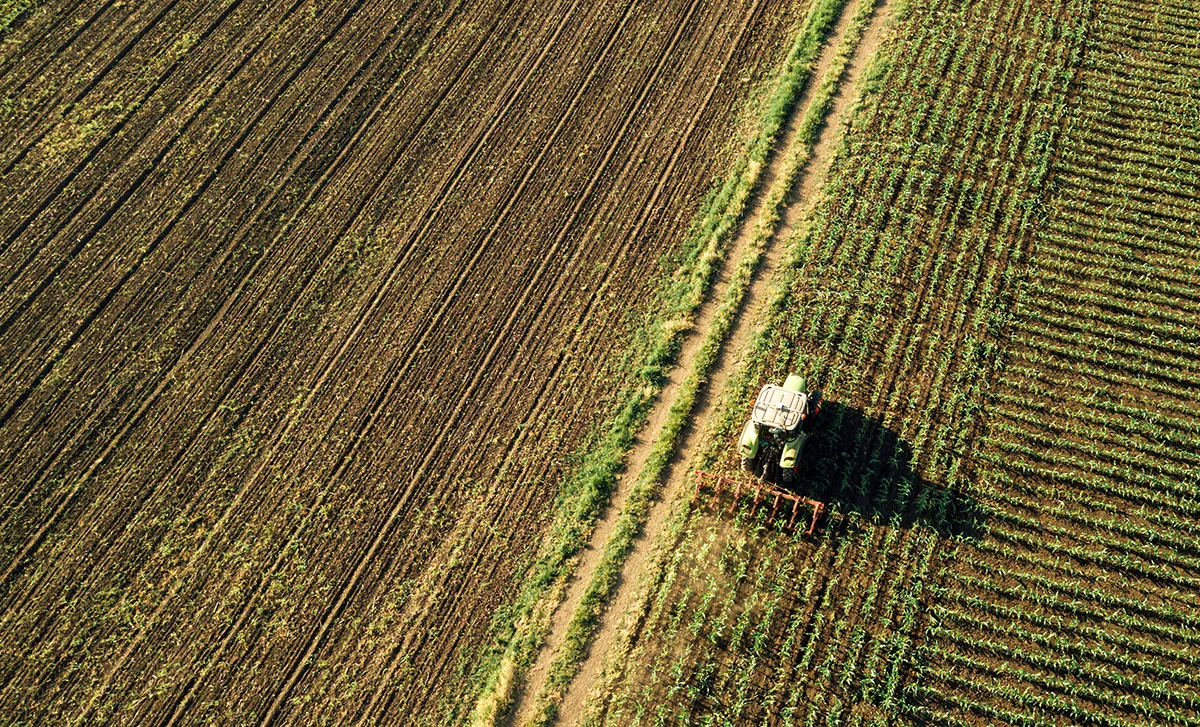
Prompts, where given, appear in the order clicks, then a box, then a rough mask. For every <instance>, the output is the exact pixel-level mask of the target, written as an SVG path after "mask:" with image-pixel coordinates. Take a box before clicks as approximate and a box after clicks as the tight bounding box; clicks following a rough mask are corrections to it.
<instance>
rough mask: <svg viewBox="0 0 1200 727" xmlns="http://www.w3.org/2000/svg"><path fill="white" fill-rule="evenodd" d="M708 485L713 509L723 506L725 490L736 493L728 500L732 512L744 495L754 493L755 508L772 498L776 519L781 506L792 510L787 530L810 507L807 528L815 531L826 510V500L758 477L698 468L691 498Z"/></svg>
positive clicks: (773, 517) (808, 532) (697, 497)
mask: <svg viewBox="0 0 1200 727" xmlns="http://www.w3.org/2000/svg"><path fill="white" fill-rule="evenodd" d="M706 489H711V490H712V500H711V503H710V507H711V508H712V509H713V510H719V509H720V500H721V495H722V494H723V493H726V492H728V493H731V494H732V495H733V497H732V498H731V502H730V504H729V512H733V509H734V508H735V507H736V506H737V502H738V499H739V498H741V497H742V496H743V495H745V496H750V495H751V494H753V496H754V504H753V505H752V508H755V509H756V508H758V506H759V505H761V504H763V503H764V502H765V501H767V500H770V501H771V515H770V519H772V520H774V519H775V516H776V515H778V514H780V508H782V511H783V513H785V514H789V517H788V523H787V528H788V530H795V529H796V519H797V518H798V517H799V515H800V512H801V508H802V507H811V508H812V519H811V520H810V521H809V523H808V529H807V530H805V531H804V534H805V535H812V533H813V530H814V529H816V527H817V521H818V520H820V519H821V515H822V514H824V512H825V503H823V502H817V501H816V500H810V499H808V498H806V497H800V496H799V495H797V494H795V493H793V492H787V491H786V490H781V489H779V488H778V487H775V486H773V485H770V484H767V483H765V482H761V481H759V480H750V481H747V480H746V479H745V478H742V477H726V476H724V475H716V474H713V473H711V472H705V471H703V470H696V491H695V493H693V494H692V502H696V501H697V500H699V499H700V498H701V496H702V495H703V493H704V490H706ZM789 504H790V505H789ZM789 510H790V511H791V512H790V513H788V511H789Z"/></svg>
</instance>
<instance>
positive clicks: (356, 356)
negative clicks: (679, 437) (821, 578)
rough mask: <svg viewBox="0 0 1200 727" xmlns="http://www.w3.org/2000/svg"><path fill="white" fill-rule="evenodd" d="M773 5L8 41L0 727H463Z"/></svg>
mask: <svg viewBox="0 0 1200 727" xmlns="http://www.w3.org/2000/svg"><path fill="white" fill-rule="evenodd" d="M798 12H799V11H798V10H797V9H795V8H792V7H789V5H788V4H786V3H782V2H777V1H775V0H745V1H739V2H731V3H719V4H717V3H700V2H698V1H696V0H685V1H682V2H674V1H672V2H667V3H654V4H645V3H629V2H623V3H602V2H589V1H585V0H563V1H561V2H548V3H524V4H522V3H516V2H511V1H492V0H488V1H486V2H480V3H465V2H456V1H451V2H440V3H433V2H411V3H402V4H399V5H397V4H394V3H383V2H374V1H373V0H358V1H356V2H351V3H344V4H330V5H326V4H322V3H318V2H316V1H315V0H303V1H300V2H286V3H265V2H254V1H253V0H226V1H224V2H209V3H200V2H189V1H188V0H178V1H177V0H156V1H153V2H146V3H123V2H98V1H85V2H76V3H70V2H68V3H62V4H60V5H57V6H52V5H49V4H47V5H40V4H35V5H33V6H32V7H26V8H24V10H23V11H22V12H19V13H18V14H16V15H15V19H11V24H10V25H9V26H8V27H6V28H4V29H0V39H2V42H3V45H2V47H0V101H2V105H0V141H2V142H3V143H0V241H2V242H0V245H2V247H0V276H2V277H3V284H2V285H0V570H2V580H0V724H14V725H15V724H63V723H72V724H156V725H184V724H199V723H219V724H285V723H286V724H360V723H362V724H370V723H375V722H384V721H387V722H391V723H396V722H399V723H410V722H411V723H431V724H432V723H442V722H446V721H456V720H460V719H462V717H463V715H464V710H465V709H466V708H468V707H469V705H470V704H471V702H472V700H473V698H474V695H475V693H476V691H477V689H478V682H477V678H476V673H477V670H478V668H479V667H478V664H479V660H480V658H481V657H480V655H481V654H482V653H484V652H485V651H488V650H489V649H494V643H493V639H494V637H493V633H492V631H491V628H492V626H493V624H494V623H497V622H503V621H504V618H505V613H506V609H507V608H508V606H509V604H510V602H511V599H512V594H513V592H514V591H515V587H516V584H517V583H519V582H520V581H521V579H522V577H523V574H524V573H525V569H527V568H528V567H529V565H530V563H531V562H532V561H533V558H534V555H535V550H536V548H537V546H538V544H539V542H540V540H541V534H542V531H543V529H544V528H545V527H546V525H547V523H548V522H549V520H550V506H551V504H552V502H553V500H554V498H555V495H556V492H557V488H558V485H559V483H560V482H561V480H562V476H563V473H564V471H565V470H566V468H567V467H568V462H569V461H570V457H571V456H572V455H573V453H576V452H577V451H578V449H579V447H580V443H581V442H583V441H585V440H586V438H587V436H588V435H589V433H590V432H591V430H592V428H593V427H594V426H595V423H596V422H597V421H599V420H601V419H602V418H604V417H605V416H607V415H608V414H609V413H610V410H611V409H612V407H613V406H614V402H615V401H616V394H615V392H617V391H619V390H620V389H621V388H622V387H623V386H625V385H627V384H628V383H629V381H630V378H631V377H630V374H629V373H628V367H627V366H625V364H624V359H623V357H624V355H625V354H624V351H625V348H626V347H627V346H628V344H629V342H630V339H631V330H632V329H633V327H634V326H635V324H637V323H638V322H639V321H641V320H642V319H643V317H644V316H645V315H646V314H647V311H649V310H651V309H652V308H653V306H654V302H655V300H656V295H657V292H658V291H659V289H660V287H661V281H662V280H663V279H664V278H665V277H666V276H668V275H669V273H670V271H671V270H673V269H674V267H675V265H676V264H677V262H678V260H679V259H680V258H681V257H682V256H684V255H685V252H686V251H685V248H684V240H685V237H686V235H685V232H686V230H687V229H688V225H689V223H690V221H691V220H692V218H693V216H694V215H695V214H696V211H697V210H698V209H699V207H700V204H701V202H702V200H703V198H704V195H705V193H706V192H707V191H708V188H709V187H710V186H711V183H712V179H713V178H714V176H716V175H719V174H722V173H724V172H725V163H726V161H724V160H727V158H728V155H727V154H726V152H727V151H728V150H729V149H730V148H731V147H732V146H736V145H737V144H739V143H740V134H742V133H744V132H743V131H742V126H743V124H742V122H741V120H742V119H743V118H747V116H746V113H747V109H753V103H752V101H753V99H755V98H757V97H758V96H759V95H760V94H761V92H762V87H763V84H762V83H761V82H762V80H763V79H764V77H765V76H767V75H768V72H769V71H770V72H773V71H774V69H775V67H776V66H777V65H778V64H779V63H780V62H781V61H782V59H783V56H784V54H785V53H786V50H787V43H788V41H789V40H790V37H791V35H792V34H793V33H794V29H795V26H796V24H797V23H798V22H799V18H798V17H797V13H798Z"/></svg>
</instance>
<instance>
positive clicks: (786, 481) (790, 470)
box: [779, 467, 796, 489]
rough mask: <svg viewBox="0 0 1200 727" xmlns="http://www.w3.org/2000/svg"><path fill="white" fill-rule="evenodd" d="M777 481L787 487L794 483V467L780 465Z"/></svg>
mask: <svg viewBox="0 0 1200 727" xmlns="http://www.w3.org/2000/svg"><path fill="white" fill-rule="evenodd" d="M779 481H780V483H781V484H782V485H783V486H784V487H787V488H789V489H790V488H791V487H792V486H793V485H795V484H796V468H795V467H780V468H779Z"/></svg>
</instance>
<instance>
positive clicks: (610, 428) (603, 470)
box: [470, 0, 847, 725]
mask: <svg viewBox="0 0 1200 727" xmlns="http://www.w3.org/2000/svg"><path fill="white" fill-rule="evenodd" d="M846 2H847V0H818V2H817V3H816V5H814V7H813V9H812V11H810V13H809V16H808V18H807V19H806V21H805V24H804V26H803V28H802V30H801V32H800V34H799V35H798V36H797V38H796V41H795V42H794V43H793V45H792V47H791V49H790V51H789V53H788V56H787V59H786V60H785V62H784V65H783V70H782V72H781V73H780V75H779V78H778V80H777V81H776V84H775V89H774V92H773V93H772V95H771V96H770V97H769V99H768V101H767V103H766V105H765V109H764V111H763V114H762V117H761V119H760V123H759V130H758V133H757V134H756V135H755V137H754V138H753V139H752V140H751V142H750V143H749V144H748V145H747V149H746V152H745V153H744V154H743V155H742V156H741V157H740V158H739V159H738V160H737V161H736V162H735V163H734V165H733V168H732V170H731V172H730V174H729V176H728V177H727V178H726V180H725V181H724V182H723V183H722V184H720V185H719V186H718V187H717V188H716V189H715V190H714V192H713V193H710V195H709V197H708V200H707V202H706V203H705V205H704V206H703V207H702V208H701V211H700V213H699V215H698V216H697V219H696V221H695V222H694V223H693V225H692V227H691V229H690V231H689V234H688V236H687V239H686V240H685V244H684V255H683V259H682V261H681V263H680V265H679V267H678V268H677V269H676V271H675V273H674V274H673V275H672V276H671V278H670V279H669V281H668V282H667V285H666V287H665V288H664V290H663V292H662V294H661V295H660V301H659V304H658V305H657V306H656V307H655V310H657V311H659V312H660V314H659V315H658V316H657V317H656V318H655V319H653V320H651V321H649V322H648V324H647V325H645V326H644V327H643V329H642V330H641V331H639V332H637V333H636V334H635V336H634V350H641V351H645V354H644V355H643V356H642V357H641V360H640V361H635V364H634V371H633V374H634V376H633V379H634V380H633V382H632V383H631V384H630V385H629V386H628V387H627V388H626V390H625V391H624V392H623V393H622V396H621V398H620V402H621V403H620V405H619V407H618V411H617V413H616V415H615V416H614V417H613V418H612V419H611V420H610V421H609V422H608V423H607V425H606V426H605V427H604V428H603V429H602V430H601V431H602V432H603V434H602V435H601V436H600V437H598V438H597V439H598V441H594V442H593V443H592V444H591V445H590V446H589V447H587V454H586V456H585V457H584V459H583V461H582V462H581V463H580V465H579V467H578V468H577V469H576V471H575V472H574V473H573V474H572V475H571V476H570V477H569V478H568V479H567V481H566V482H565V483H564V486H563V489H562V492H561V493H560V495H559V497H558V500H557V502H556V505H555V518H554V521H553V523H552V525H551V527H550V529H549V531H548V535H547V538H546V540H545V543H544V545H543V547H542V549H541V551H540V553H539V556H538V559H537V561H536V562H535V564H534V566H533V568H532V571H531V573H530V576H529V577H528V578H527V579H526V581H525V584H524V586H523V588H522V590H521V592H520V594H519V595H518V596H517V598H516V600H515V602H514V603H513V604H512V606H511V607H510V608H508V609H506V610H504V611H502V612H501V613H500V614H498V615H497V618H496V619H495V620H494V622H493V625H492V628H493V632H494V633H495V634H496V639H497V647H496V648H495V649H494V651H493V653H492V654H491V655H487V656H485V658H484V659H483V661H482V663H481V665H480V668H479V670H477V672H476V675H475V677H474V680H475V681H476V683H477V684H479V689H480V696H479V698H478V700H477V702H476V705H475V708H474V710H473V712H472V714H471V716H470V723H471V724H472V725H492V724H495V722H496V720H497V718H498V717H499V716H501V715H502V714H504V712H505V711H506V709H507V708H508V707H509V706H510V705H511V701H512V691H513V688H514V687H515V685H516V683H517V681H518V680H519V678H520V675H521V674H522V673H523V672H524V670H526V669H528V668H529V666H530V664H531V663H532V661H533V658H534V656H535V655H536V653H537V650H538V649H539V648H540V646H541V644H542V641H543V640H544V639H545V634H546V630H547V628H548V626H549V619H550V614H551V613H552V612H553V610H554V607H555V605H557V603H558V599H559V598H560V597H561V592H562V586H563V583H565V581H566V578H567V576H568V575H569V574H570V573H571V571H572V570H573V568H574V566H575V564H576V562H577V556H578V554H579V552H580V551H581V550H582V549H583V547H584V546H585V545H586V544H587V541H588V537H589V536H590V534H591V532H592V530H593V528H594V526H595V523H596V520H597V518H598V516H599V513H600V510H601V509H602V508H603V506H604V504H605V503H606V502H608V500H609V496H610V495H611V493H612V490H613V488H614V486H615V485H616V482H617V477H618V475H619V474H620V472H621V470H622V467H623V463H624V459H625V455H626V453H627V452H628V451H629V449H630V448H631V447H632V445H633V440H634V435H635V434H636V432H637V431H638V429H640V427H641V426H642V425H643V424H644V423H645V422H646V419H647V416H648V414H649V411H650V408H651V406H652V405H653V404H654V401H655V400H656V399H657V397H658V395H659V394H660V393H661V392H662V389H663V387H664V386H665V384H666V381H667V374H668V372H669V371H670V369H671V367H672V366H673V365H674V363H675V361H676V359H677V357H678V355H679V350H680V347H681V345H682V341H683V335H684V333H685V332H686V331H687V330H688V328H689V327H690V325H691V322H692V319H693V317H694V316H695V313H696V311H697V310H698V309H699V308H700V305H701V303H702V302H703V300H704V295H705V293H706V292H707V291H708V288H709V287H710V285H711V283H712V279H713V277H714V275H715V273H716V270H717V269H718V266H719V263H720V261H721V257H722V254H723V252H724V247H725V242H726V241H727V240H728V238H729V236H730V233H731V232H732V231H734V230H735V229H736V227H737V224H738V222H739V221H740V220H741V217H742V214H743V212H744V211H745V207H746V203H747V202H748V200H749V198H750V195H751V194H752V193H753V191H754V189H755V187H756V186H757V184H758V181H759V178H760V177H761V175H762V171H763V167H764V166H765V163H766V160H767V157H768V156H769V154H770V151H771V148H772V147H773V146H774V143H775V140H776V139H777V138H778V135H779V132H780V131H781V130H782V129H783V126H784V123H785V121H786V119H787V117H788V115H789V113H790V112H791V110H792V107H793V106H794V105H795V103H796V99H797V98H798V97H799V95H800V91H801V89H802V87H803V85H804V83H805V82H806V81H807V80H808V77H809V75H810V74H811V73H812V68H813V65H814V64H815V62H816V58H817V56H818V54H819V52H820V49H821V46H822V44H823V42H824V39H825V36H826V34H827V32H828V30H829V28H830V27H832V25H833V22H834V21H835V20H836V19H837V17H838V15H839V14H840V12H841V10H842V8H843V7H844V6H845V4H846ZM742 267H744V266H739V270H738V271H737V272H735V276H736V275H738V274H741V270H742ZM751 272H752V268H751ZM747 275H748V274H747ZM731 287H736V280H735V281H733V282H732V283H731ZM739 300H740V299H739ZM734 311H736V308H735V309H734ZM734 311H731V312H729V313H728V314H727V316H726V317H727V318H729V319H730V320H732V315H733V312H734ZM723 312H724V305H723V310H722V313H723ZM718 316H719V317H720V316H721V314H720V313H719V314H718ZM727 329H728V323H726V324H725V326H724V330H727ZM710 337H711V336H710ZM709 348H712V349H713V351H712V352H711V353H710V352H709V351H708V349H709ZM717 349H719V341H718V342H717V343H716V344H715V345H711V346H710V345H709V343H708V341H706V342H705V349H704V350H703V351H701V354H700V359H701V360H702V361H707V362H708V363H707V364H705V365H704V368H703V369H702V370H707V368H708V365H711V361H712V359H714V358H715V355H716V350H717ZM700 378H702V377H696V376H689V379H688V383H685V386H684V391H683V392H682V393H681V396H680V400H679V401H677V402H676V405H675V406H674V407H672V411H671V412H670V419H669V421H668V423H667V427H666V431H665V432H664V435H663V436H664V438H669V443H664V442H663V441H662V440H661V439H660V441H659V442H658V443H656V445H655V450H654V452H653V454H652V455H651V458H650V462H648V463H647V468H646V470H647V472H649V471H657V472H658V473H659V474H661V472H662V469H663V468H665V466H666V463H667V461H669V459H670V456H671V453H672V451H673V448H674V441H675V439H676V438H677V437H678V434H679V432H680V431H681V430H682V428H683V424H684V421H685V420H686V419H687V414H688V413H690V411H691V406H692V404H693V403H694V401H695V397H696V393H697V391H698V387H699V379H700ZM692 379H696V382H695V383H691V382H692ZM689 383H690V385H689ZM684 400H686V402H687V403H686V409H685V408H683V406H682V404H683V401H684ZM655 479H657V477H656V478H655ZM641 481H642V479H639V484H640V482H641ZM635 487H637V486H636V485H635ZM644 489H645V488H642V487H637V489H635V491H634V492H633V494H632V495H631V498H630V502H629V504H628V506H627V508H626V511H625V513H623V515H622V517H621V520H620V521H619V523H618V526H617V531H616V532H615V533H614V535H613V538H612V539H611V541H610V545H609V547H607V548H606V550H605V554H604V556H603V560H602V561H601V566H600V570H599V572H597V574H596V576H595V577H594V578H593V583H592V584H591V585H590V586H589V589H588V593H587V594H586V595H585V597H584V599H585V603H584V604H583V605H582V606H581V608H580V611H579V612H577V614H576V618H575V619H573V620H572V624H571V627H570V631H569V634H568V640H567V643H566V644H564V651H563V652H562V655H560V658H558V659H556V662H555V666H554V667H552V672H551V675H550V679H551V682H552V683H553V684H555V685H556V689H557V690H561V689H562V688H563V687H564V686H565V683H566V681H569V675H570V674H573V673H574V667H575V666H577V665H578V662H579V656H581V655H582V651H583V646H584V645H585V644H586V641H587V637H588V634H590V631H591V625H594V623H595V621H596V619H597V617H598V615H599V604H600V603H602V602H603V600H604V598H606V597H607V595H606V594H607V593H608V591H610V590H611V585H609V586H608V587H607V588H605V587H604V585H603V584H604V583H614V582H615V578H616V571H618V570H619V566H620V563H621V562H623V561H624V555H625V554H627V553H628V551H629V548H630V546H631V544H632V539H633V536H634V535H635V534H636V531H637V529H638V528H640V526H641V521H642V520H643V519H644V513H645V511H647V510H648V506H649V499H650V493H646V492H643V490H644ZM651 489H653V488H651ZM638 512H641V513H642V515H641V516H640V517H639V516H637V513H638ZM626 515H628V516H629V517H626ZM623 543H624V545H622V544H623ZM601 592H603V594H604V595H601ZM597 599H599V600H598V601H597ZM589 611H595V613H594V614H592V615H591V616H586V614H587V612H589ZM581 614H584V615H583V616H582V617H581ZM580 618H582V620H580ZM576 621H579V623H576ZM581 632H586V633H583V635H582V636H580V634H581ZM564 674H566V675H567V676H566V677H564V676H563V675H564ZM543 712H544V713H545V715H546V717H547V718H549V717H552V716H553V711H552V710H550V711H546V710H539V714H541V713H543Z"/></svg>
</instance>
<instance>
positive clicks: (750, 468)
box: [742, 457, 758, 475]
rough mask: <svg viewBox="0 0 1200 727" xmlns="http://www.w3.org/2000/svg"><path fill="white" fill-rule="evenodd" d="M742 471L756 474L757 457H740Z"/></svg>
mask: <svg viewBox="0 0 1200 727" xmlns="http://www.w3.org/2000/svg"><path fill="white" fill-rule="evenodd" d="M742 469H744V470H745V471H747V472H749V473H750V474H753V475H756V474H758V457H742Z"/></svg>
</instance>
